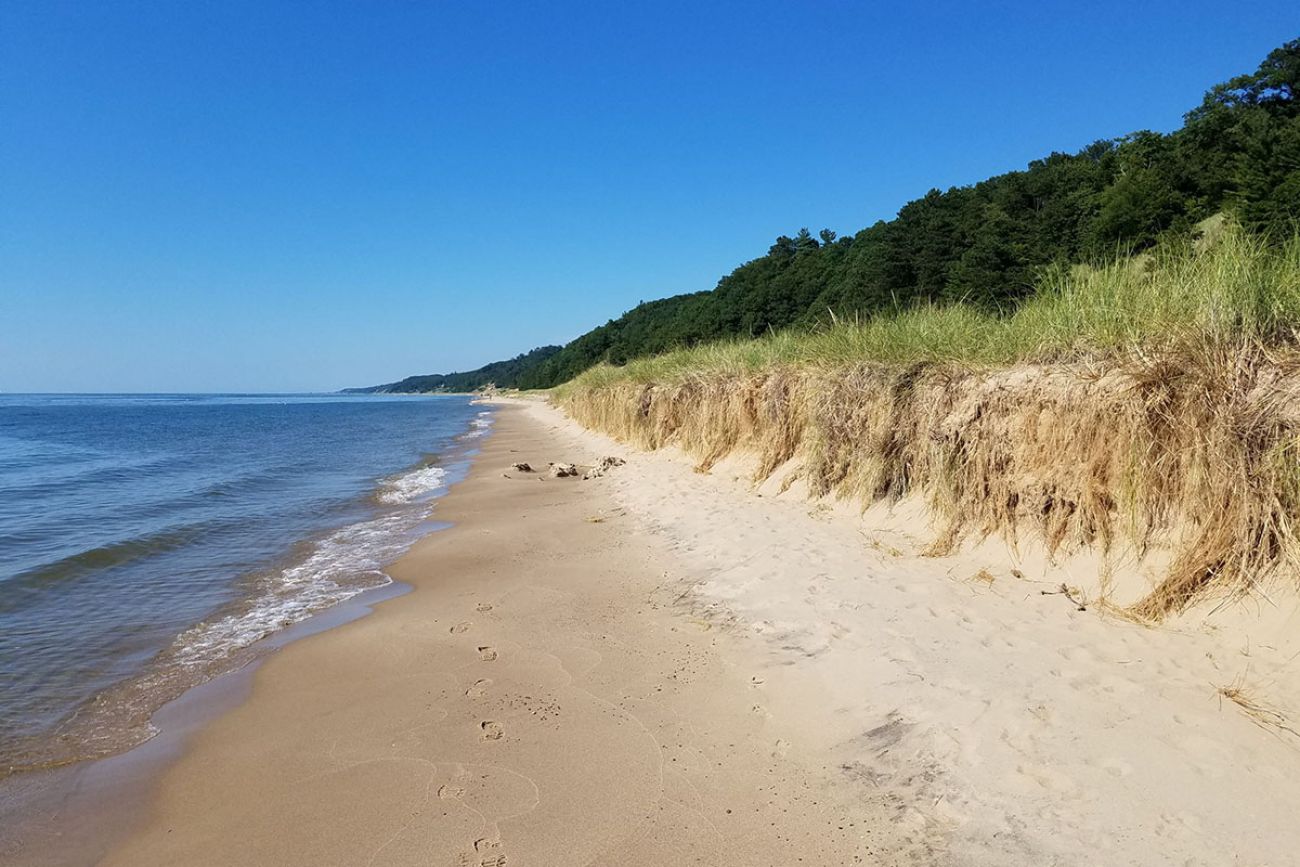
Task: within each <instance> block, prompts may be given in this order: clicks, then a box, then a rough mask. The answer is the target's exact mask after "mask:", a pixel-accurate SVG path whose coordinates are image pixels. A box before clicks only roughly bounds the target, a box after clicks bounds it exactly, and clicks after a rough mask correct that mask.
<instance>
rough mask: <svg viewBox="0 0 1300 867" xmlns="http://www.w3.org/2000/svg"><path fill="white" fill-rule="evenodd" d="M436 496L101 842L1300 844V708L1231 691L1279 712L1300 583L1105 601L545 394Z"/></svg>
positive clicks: (1047, 852)
mask: <svg viewBox="0 0 1300 867" xmlns="http://www.w3.org/2000/svg"><path fill="white" fill-rule="evenodd" d="M609 453H617V454H620V455H622V456H623V457H625V458H627V459H628V463H627V464H626V465H625V466H622V467H619V468H617V469H615V470H613V471H611V472H610V473H609V474H608V475H606V476H604V477H602V478H600V479H593V480H588V481H582V480H578V479H549V478H539V476H541V475H542V474H536V473H534V474H529V473H520V472H516V471H514V470H512V469H511V468H510V465H511V464H512V463H514V462H516V461H527V462H529V463H531V464H532V465H533V466H534V467H539V468H544V467H545V466H546V464H547V462H548V461H572V462H575V463H580V464H581V463H590V462H592V461H594V460H595V459H596V458H597V457H599V456H600V455H603V454H609ZM438 516H439V518H441V519H445V520H449V521H452V522H453V523H454V525H455V526H454V527H453V528H452V529H450V530H448V531H445V532H442V533H438V534H435V535H433V536H431V537H429V538H428V539H426V540H425V541H423V542H422V543H421V544H419V545H418V546H417V547H416V548H414V549H413V550H412V551H411V552H410V553H409V554H408V555H407V556H406V557H405V558H404V559H403V560H402V561H400V562H399V563H398V564H397V566H396V568H395V569H394V575H395V577H397V578H399V579H400V580H402V581H405V582H407V583H409V584H411V585H412V586H413V587H414V588H415V590H414V592H412V593H410V594H408V595H406V596H404V597H401V598H398V599H394V600H392V601H389V602H387V603H384V604H383V605H381V606H379V607H378V608H377V609H376V612H375V613H374V614H373V615H371V616H370V617H367V618H365V619H363V620H360V621H357V622H354V623H352V624H349V625H347V626H344V627H341V628H338V629H335V630H332V631H329V632H326V633H322V634H320V635H316V636H314V637H311V638H308V639H305V640H303V641H300V642H298V643H296V644H294V645H291V646H290V647H288V648H287V649H285V650H284V651H283V652H281V653H280V654H278V655H277V656H275V657H274V658H272V659H271V660H270V661H269V662H268V663H266V664H265V665H264V666H263V667H262V669H261V670H259V671H258V672H257V675H256V677H255V681H254V684H253V690H252V696H251V698H250V699H249V700H248V701H247V702H246V703H245V704H243V705H242V706H240V707H239V708H237V709H236V710H234V711H232V712H230V713H229V714H227V715H226V716H224V717H223V718H221V719H220V720H218V721H216V722H215V723H213V724H211V725H209V726H208V727H206V728H205V729H204V730H203V731H202V732H201V733H200V734H199V735H198V736H197V737H196V738H195V739H194V740H193V742H192V744H191V745H190V747H189V749H188V750H187V751H186V753H185V755H184V756H183V757H182V758H181V759H180V760H179V761H178V762H177V763H176V764H175V765H174V766H173V767H172V768H171V769H170V770H169V771H168V772H167V773H166V774H165V775H164V777H163V779H162V781H161V783H160V784H159V786H158V788H157V792H156V794H155V796H154V799H153V806H152V808H151V814H150V818H149V819H148V821H147V822H146V823H145V824H144V826H143V827H142V828H141V829H140V830H139V831H138V832H137V833H135V834H134V835H133V836H132V837H131V838H130V839H129V840H127V841H126V843H125V844H124V845H123V846H121V847H120V848H119V849H117V850H116V851H115V852H113V853H112V855H111V856H110V857H109V859H108V863H110V864H121V865H144V864H181V863H202V864H312V865H320V864H376V865H378V864H456V865H480V867H481V865H504V864H510V865H518V864H534V865H569V864H620V865H626V864H645V865H652V864H653V865H665V864H691V863H697V864H746V865H749V864H753V865H793V864H799V863H809V864H837V865H838V864H855V863H861V864H989V865H994V864H998V865H1008V864H1016V865H1019V864H1024V865H1045V864H1060V865H1076V864H1077V865H1095V864H1106V865H1111V864H1141V865H1161V864H1171V865H1172V864H1178V865H1219V864H1224V865H1227V864H1252V865H1270V864H1272V865H1283V864H1294V863H1297V856H1296V855H1295V853H1296V852H1300V828H1297V827H1296V826H1295V824H1294V822H1293V821H1292V818H1293V815H1294V810H1295V807H1296V805H1297V804H1300V740H1297V739H1295V738H1294V736H1293V735H1292V734H1290V733H1289V732H1288V731H1286V730H1285V728H1282V727H1279V726H1277V725H1270V724H1269V720H1270V719H1272V718H1269V717H1267V715H1266V714H1265V718H1264V719H1263V720H1261V719H1260V718H1259V717H1260V715H1259V713H1255V714H1252V713H1250V712H1249V708H1248V707H1247V706H1244V705H1242V704H1240V703H1238V702H1236V701H1233V700H1232V699H1231V698H1230V697H1225V695H1224V694H1223V692H1221V688H1222V687H1228V688H1231V686H1232V685H1233V684H1240V685H1242V686H1244V687H1246V688H1247V694H1248V695H1249V696H1250V697H1251V699H1252V700H1253V702H1254V707H1255V708H1256V709H1257V710H1259V709H1265V710H1279V711H1281V712H1282V713H1283V716H1282V717H1280V718H1279V719H1282V720H1283V721H1284V723H1283V724H1284V725H1285V724H1286V723H1285V720H1287V719H1289V718H1290V717H1289V714H1287V712H1286V708H1287V706H1288V704H1289V701H1290V699H1291V697H1293V696H1296V695H1297V692H1296V688H1297V687H1298V686H1300V684H1298V683H1297V681H1296V677H1295V675H1294V673H1293V668H1294V663H1293V662H1292V660H1293V659H1294V657H1293V656H1291V655H1292V654H1294V653H1295V652H1296V648H1295V645H1294V640H1293V639H1291V638H1290V636H1291V635H1294V634H1295V628H1294V627H1295V625H1296V612H1295V605H1294V602H1288V603H1287V605H1286V606H1279V607H1278V608H1277V609H1275V610H1273V611H1272V612H1271V613H1269V614H1268V616H1264V617H1261V616H1258V613H1257V612H1256V613H1255V614H1253V615H1252V617H1253V619H1252V620H1249V621H1248V622H1247V621H1243V620H1242V618H1243V617H1244V616H1245V614H1244V613H1243V612H1241V611H1239V610H1237V611H1225V612H1224V613H1223V614H1222V616H1223V617H1235V618H1237V619H1236V620H1234V621H1233V622H1232V628H1231V629H1226V628H1219V627H1221V626H1222V621H1216V620H1215V619H1214V618H1211V619H1209V620H1204V621H1201V622H1199V625H1197V626H1195V627H1192V626H1186V627H1183V628H1173V629H1162V630H1152V629H1147V628H1143V627H1140V626H1137V625H1134V624H1130V623H1125V622H1118V621H1115V620H1113V619H1110V620H1108V619H1105V618H1103V617H1100V616H1098V614H1097V613H1096V612H1095V611H1091V610H1089V611H1084V612H1080V611H1078V610H1077V606H1075V605H1073V604H1072V603H1071V602H1070V601H1069V600H1068V599H1065V598H1063V597H1061V596H1056V595H1044V594H1043V593H1042V590H1044V589H1048V590H1050V589H1051V585H1050V584H1040V583H1038V581H1037V576H1036V574H1035V572H1034V570H1033V569H1032V568H1030V565H1029V564H1027V563H1025V562H1023V561H1015V562H1017V563H1018V567H1017V568H1019V569H1020V575H1019V576H1015V575H1013V574H1012V573H1011V572H1010V567H1009V564H1010V563H1011V562H1013V561H1012V559H1011V558H1010V557H1009V556H1007V554H1006V552H1002V553H1001V554H999V552H997V551H989V550H979V551H976V552H973V553H969V554H965V555H961V556H957V557H945V558H925V557H920V556H916V553H915V552H917V551H919V550H920V549H921V548H923V547H924V536H925V528H923V527H922V526H919V525H918V526H915V527H910V526H909V524H908V520H907V516H901V517H900V516H897V515H895V516H893V517H892V518H891V520H890V521H886V522H881V523H880V524H879V525H878V526H877V525H873V524H871V523H870V522H865V523H864V521H863V520H862V519H861V518H860V516H858V515H857V514H856V513H852V512H849V513H846V512H844V511H843V510H840V509H838V508H837V507H831V506H827V505H825V504H810V503H809V502H807V501H806V500H804V499H802V498H801V497H800V496H798V492H797V491H792V492H789V493H787V494H786V495H782V496H776V495H775V492H774V491H773V490H769V489H767V488H763V489H759V490H757V491H755V490H751V489H750V487H749V485H748V484H747V483H746V482H745V481H744V472H743V468H741V467H737V466H733V465H720V466H718V467H715V468H714V470H713V472H712V474H711V475H709V476H705V475H702V474H697V473H694V472H692V470H691V465H690V462H689V461H687V460H685V459H683V458H681V457H680V456H677V455H674V454H672V453H671V452H670V451H665V452H661V453H656V454H651V455H645V454H634V453H629V452H627V451H625V450H620V449H619V448H618V447H617V446H615V445H614V444H611V443H610V442H609V441H608V440H605V439H604V438H601V437H598V436H595V435H592V434H589V433H586V432H584V431H581V430H580V429H578V428H577V427H576V426H574V425H573V424H571V423H570V422H568V421H566V420H564V419H563V418H562V417H561V416H560V415H559V414H558V413H556V412H555V411H554V410H551V409H549V408H547V407H545V406H542V405H540V404H523V405H510V406H506V407H504V408H503V409H502V417H501V419H500V421H499V423H498V425H497V431H496V433H495V434H494V435H493V436H492V437H491V438H490V440H489V441H488V442H487V444H486V447H485V449H484V452H483V454H482V455H481V456H480V458H479V459H478V460H477V462H476V464H475V468H474V470H473V471H472V472H471V474H470V477H469V478H468V479H467V480H466V481H465V482H464V483H462V484H461V485H460V486H458V487H457V488H456V489H455V490H454V491H453V492H452V493H451V494H450V495H449V496H448V497H447V498H446V499H445V500H444V501H442V502H441V503H440V504H439V507H438ZM1243 635H1245V636H1249V638H1248V640H1247V641H1245V642H1243V641H1242V640H1241V639H1242V636H1243ZM1239 697H1240V696H1239Z"/></svg>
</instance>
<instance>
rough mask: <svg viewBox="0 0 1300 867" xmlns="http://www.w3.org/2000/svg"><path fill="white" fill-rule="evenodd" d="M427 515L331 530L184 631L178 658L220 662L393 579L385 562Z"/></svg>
mask: <svg viewBox="0 0 1300 867" xmlns="http://www.w3.org/2000/svg"><path fill="white" fill-rule="evenodd" d="M424 517H425V516H424V515H423V514H418V513H408V514H401V515H390V516H387V517H383V518H376V519H374V520H371V521H363V522H361V523H359V524H353V525H351V526H349V527H344V528H343V529H341V530H337V531H335V532H333V533H331V534H330V535H329V536H326V537H325V538H324V539H322V540H320V541H319V542H317V543H316V545H315V548H314V550H313V551H312V552H311V554H309V555H308V556H307V558H306V559H304V560H303V561H302V562H300V563H297V564H295V565H293V566H289V567H287V568H285V569H282V570H280V571H279V572H278V573H275V574H273V575H271V576H269V577H268V578H267V579H266V580H264V581H263V582H262V583H261V586H260V587H259V588H258V590H257V591H256V592H255V593H254V595H253V596H252V597H251V598H250V599H248V600H247V601H246V602H245V603H244V604H242V605H240V607H239V609H238V610H236V611H232V612H230V613H228V614H225V615H224V616H220V617H217V618H216V619H213V620H207V621H204V622H202V623H199V624H198V625H196V626H194V627H192V628H190V629H188V630H186V631H185V632H183V633H181V635H180V636H179V637H178V638H177V639H176V644H175V659H176V661H177V662H179V663H180V664H181V665H183V666H186V667H192V666H200V665H206V664H209V663H213V662H217V661H219V660H221V659H224V658H225V657H227V656H229V655H230V654H231V653H233V652H235V651H236V650H239V649H241V648H244V647H247V646H249V645H250V644H252V643H253V642H255V641H257V640H259V639H261V638H265V637H266V636H267V635H270V634H271V633H272V632H275V631H277V630H279V629H283V628H285V627H286V626H290V625H292V624H294V623H297V622H299V621H301V620H305V619H306V618H307V617H308V616H310V615H311V614H312V613H313V612H316V611H319V610H321V609H322V608H328V607H329V606H331V605H337V604H338V603H340V602H343V601H344V600H346V599H350V598H352V597H353V596H356V595H357V594H358V593H361V592H362V591H365V590H368V589H371V588H373V587H382V586H384V585H385V584H391V583H392V579H391V578H389V577H388V575H386V574H385V573H384V572H383V570H382V568H381V566H382V565H383V564H384V563H386V562H389V561H390V560H392V559H395V558H396V557H397V556H399V555H400V554H401V553H402V552H403V551H404V550H406V548H407V547H408V546H409V544H410V541H411V533H410V531H411V530H413V529H414V527H415V526H416V525H418V524H419V523H420V522H421V521H422V520H423V519H424Z"/></svg>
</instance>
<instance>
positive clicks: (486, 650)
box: [478, 645, 497, 662]
mask: <svg viewBox="0 0 1300 867" xmlns="http://www.w3.org/2000/svg"><path fill="white" fill-rule="evenodd" d="M478 658H479V659H481V660H483V661H484V662H492V661H494V660H495V659H496V658H497V649H496V648H495V647H487V646H486V645H485V646H483V647H480V648H479V649H478Z"/></svg>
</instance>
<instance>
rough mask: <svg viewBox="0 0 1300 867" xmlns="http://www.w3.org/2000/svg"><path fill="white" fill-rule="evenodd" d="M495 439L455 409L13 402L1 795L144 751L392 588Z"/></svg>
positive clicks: (3, 523) (289, 402) (253, 402)
mask: <svg viewBox="0 0 1300 867" xmlns="http://www.w3.org/2000/svg"><path fill="white" fill-rule="evenodd" d="M490 421H491V416H490V414H489V413H488V412H487V411H485V410H484V409H483V408H482V407H481V406H476V405H472V404H471V403H470V402H469V400H468V399H467V398H464V397H453V396H429V397H399V396H340V395H276V396H241V395H149V396H133V395H110V396H98V395H96V396H68V395H57V396H28V395H16V396H15V395H0V776H3V775H4V773H6V772H7V770H16V769H23V768H32V767H44V766H49V765H53V764H61V763H65V762H68V761H73V760H76V759H81V758H89V757H92V756H97V755H105V754H107V753H111V752H114V751H116V750H119V749H122V748H124V747H126V746H130V745H131V744H133V743H137V742H139V741H140V740H142V739H144V738H145V737H147V736H148V734H149V716H150V715H151V714H152V712H153V710H155V709H156V708H157V707H158V706H159V705H160V704H161V703H162V702H164V701H166V700H169V699H171V698H174V697H175V696H176V695H178V694H180V692H182V691H184V689H186V688H188V687H189V686H192V685H194V684H195V683H199V682H202V681H203V680H206V679H208V678H210V677H212V676H213V675H215V674H218V673H220V672H221V671H225V670H229V669H231V668H234V667H238V666H239V665H242V664H244V663H246V662H247V661H248V660H249V659H251V658H252V657H253V656H254V655H255V654H256V652H257V649H258V645H257V642H258V641H259V639H261V638H263V637H265V636H266V635H268V634H269V633H271V632H274V631H276V630H278V629H281V628H284V627H285V626H288V625H290V624H292V623H295V622H298V621H300V620H302V619H304V618H305V617H307V616H309V615H310V614H311V613H312V612H313V611H316V610H319V609H321V608H323V607H326V606H329V605H332V604H334V603H337V602H339V601H342V600H344V599H347V598H349V597H351V596H353V595H355V594H357V593H359V592H361V591H362V590H364V589H366V588H369V587H375V586H379V585H382V584H385V583H388V581H389V579H388V577H387V576H386V575H385V574H384V572H383V566H384V565H385V564H386V563H388V562H390V561H391V560H393V559H395V558H396V557H397V555H398V554H400V553H401V551H403V550H404V549H405V548H406V547H408V546H409V545H410V543H411V542H412V541H413V540H414V539H415V538H416V537H417V536H418V535H419V534H420V533H422V532H424V531H427V530H428V529H430V528H431V527H432V526H433V525H432V524H431V523H430V522H429V520H428V519H429V515H430V512H431V509H432V501H433V500H434V499H435V498H436V496H437V495H438V494H439V493H441V492H442V490H444V489H445V486H446V485H447V484H448V483H449V482H450V481H451V480H452V479H453V478H454V476H455V475H456V474H458V473H459V472H461V471H462V470H463V466H464V460H465V457H466V454H467V452H468V451H469V450H470V449H472V447H473V442H474V437H475V436H476V435H478V434H481V433H482V432H483V431H485V430H486V427H487V425H488V424H490Z"/></svg>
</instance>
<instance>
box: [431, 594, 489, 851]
mask: <svg viewBox="0 0 1300 867" xmlns="http://www.w3.org/2000/svg"><path fill="white" fill-rule="evenodd" d="M474 610H475V611H478V612H480V613H483V612H487V611H491V610H492V606H491V604H489V603H487V602H480V603H478V604H477V605H476V606H474ZM472 625H473V624H472V623H470V622H469V621H468V620H462V621H461V622H460V623H457V624H456V625H455V626H453V627H451V629H450V630H449V631H450V632H451V634H452V635H463V634H465V633H466V632H468V631H469V629H470V627H471V626H472ZM477 650H478V658H479V660H480V661H482V662H495V661H496V659H497V650H496V648H495V647H492V646H491V645H488V644H481V645H478V646H477ZM491 686H492V679H491V678H487V677H480V678H479V679H478V680H476V681H474V683H473V684H471V685H470V687H469V688H468V689H466V690H465V695H466V696H467V697H468V698H483V697H484V696H485V695H487V692H488V688H489V687H491ZM504 734H505V729H504V728H503V727H502V725H501V723H499V722H496V721H495V720H483V721H482V722H481V723H479V736H480V739H481V740H484V741H499V740H501V737H502V735H504ZM438 797H439V798H441V799H442V800H444V801H447V800H455V801H459V800H461V799H462V798H464V797H465V789H464V787H462V786H459V785H455V784H450V783H449V784H447V785H445V786H443V787H442V788H440V789H438ZM455 863H456V867H506V853H505V852H503V851H501V841H500V840H497V839H494V838H492V837H480V838H479V839H477V840H475V841H474V851H473V852H461V853H460V854H459V855H457V856H456V862H455Z"/></svg>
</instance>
